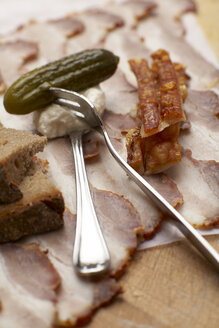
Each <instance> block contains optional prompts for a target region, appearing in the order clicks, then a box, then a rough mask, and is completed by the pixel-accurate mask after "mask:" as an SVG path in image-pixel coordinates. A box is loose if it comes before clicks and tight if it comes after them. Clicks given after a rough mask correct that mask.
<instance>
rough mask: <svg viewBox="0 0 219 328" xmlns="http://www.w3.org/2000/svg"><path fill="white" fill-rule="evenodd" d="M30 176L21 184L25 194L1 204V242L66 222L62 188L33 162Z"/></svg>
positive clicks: (59, 225) (50, 228)
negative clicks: (18, 198) (8, 202)
mask: <svg viewBox="0 0 219 328" xmlns="http://www.w3.org/2000/svg"><path fill="white" fill-rule="evenodd" d="M32 165H33V167H31V169H30V170H29V172H28V173H29V175H27V176H25V178H24V179H23V181H22V182H21V184H20V186H19V187H20V190H21V192H22V194H23V197H22V198H21V199H20V200H18V201H16V202H14V203H11V204H2V205H0V243H5V242H8V241H14V240H18V239H20V238H21V237H23V236H27V235H32V234H38V233H44V232H48V231H52V230H55V229H58V228H60V227H61V226H62V225H63V212H64V200H63V197H62V194H61V192H60V191H58V190H57V189H56V187H55V186H54V185H53V183H52V182H51V181H50V180H49V179H48V178H47V176H46V175H45V174H44V173H43V172H42V169H41V168H40V167H39V165H38V164H36V163H34V161H33V162H32Z"/></svg>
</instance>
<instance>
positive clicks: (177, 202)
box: [144, 173, 183, 208]
mask: <svg viewBox="0 0 219 328" xmlns="http://www.w3.org/2000/svg"><path fill="white" fill-rule="evenodd" d="M144 178H145V180H146V181H147V182H149V183H150V184H151V185H152V187H154V189H155V190H157V191H158V192H159V193H160V194H161V195H162V196H163V197H164V198H165V199H166V200H167V201H168V202H169V203H170V204H171V205H172V206H173V207H175V208H177V207H180V206H181V205H182V204H183V195H182V194H181V193H180V191H179V189H178V187H177V185H176V183H175V182H174V181H173V180H172V179H171V178H170V177H169V176H167V175H166V174H164V173H159V174H155V175H150V176H148V175H147V176H144Z"/></svg>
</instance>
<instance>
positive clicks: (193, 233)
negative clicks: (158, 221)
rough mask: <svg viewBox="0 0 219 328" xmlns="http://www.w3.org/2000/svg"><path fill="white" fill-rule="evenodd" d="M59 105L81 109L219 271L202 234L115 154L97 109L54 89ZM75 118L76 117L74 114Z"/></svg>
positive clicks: (216, 257)
mask: <svg viewBox="0 0 219 328" xmlns="http://www.w3.org/2000/svg"><path fill="white" fill-rule="evenodd" d="M51 90H52V92H53V94H54V96H55V97H56V102H57V103H59V104H62V105H66V106H67V107H69V108H71V109H72V108H73V109H75V106H74V104H75V103H77V106H80V114H79V117H82V116H81V114H83V115H84V119H85V120H86V122H87V123H88V124H89V125H90V127H91V128H92V129H95V130H97V131H98V132H99V133H101V134H102V135H103V137H104V139H105V142H106V144H107V146H108V148H109V151H110V153H111V154H112V156H113V157H114V158H115V159H116V161H117V162H118V163H119V165H120V166H121V167H122V168H123V169H124V170H125V171H126V173H127V174H128V175H129V177H130V178H131V179H133V180H134V182H135V183H136V184H137V185H138V186H139V187H140V188H141V190H142V191H143V192H144V193H145V194H146V195H147V196H148V197H149V198H150V199H151V200H152V201H153V202H154V203H155V204H156V205H157V206H158V207H159V208H160V209H161V210H162V212H163V213H165V214H167V215H168V217H169V218H171V219H172V223H174V224H175V226H176V227H177V228H178V229H179V230H180V231H181V232H182V233H183V234H184V236H185V237H187V238H188V239H189V240H190V242H191V243H192V244H193V245H194V246H195V247H196V248H197V249H198V250H199V251H200V253H201V254H202V255H204V256H205V257H206V259H207V260H208V261H210V262H211V263H212V264H213V265H214V266H215V268H216V269H217V270H218V271H219V255H218V253H217V251H216V250H215V249H214V248H213V247H212V246H211V245H210V244H209V243H208V242H207V240H206V239H204V238H203V237H202V236H201V234H200V233H199V232H198V231H197V230H195V229H194V228H193V227H192V225H191V224H190V223H188V221H186V220H185V219H184V217H183V216H182V215H181V214H179V212H177V211H176V210H175V208H174V207H173V206H171V205H170V204H169V203H168V202H167V201H166V200H165V199H164V198H163V197H162V196H161V195H160V194H159V193H158V192H157V191H156V190H155V189H154V188H153V187H152V186H151V185H150V184H149V183H148V182H147V181H146V180H145V179H143V178H142V177H141V176H140V175H139V174H138V173H137V172H136V171H135V170H134V169H133V168H132V167H131V166H129V165H128V164H127V163H126V162H125V161H124V160H123V158H122V157H121V156H120V155H119V154H118V153H117V152H116V150H115V149H114V147H113V146H112V143H111V141H110V138H109V136H108V134H107V132H106V129H105V127H104V125H103V122H102V120H101V118H100V117H99V115H98V113H97V111H96V109H95V107H94V105H93V104H92V103H91V102H90V101H89V100H88V99H87V98H86V97H84V96H82V95H80V94H78V93H77V92H73V91H68V90H65V89H59V88H51ZM75 115H77V114H76V113H75Z"/></svg>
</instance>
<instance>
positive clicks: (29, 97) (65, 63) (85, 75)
mask: <svg viewBox="0 0 219 328" xmlns="http://www.w3.org/2000/svg"><path fill="white" fill-rule="evenodd" d="M118 62H119V57H117V56H115V55H114V54H113V53H112V52H110V51H108V50H105V49H90V50H84V51H81V52H79V53H76V54H73V55H71V56H67V57H64V58H61V59H59V60H56V61H54V62H51V63H49V64H47V65H44V66H42V67H40V68H37V69H35V70H33V71H31V72H28V73H26V74H24V75H22V76H21V77H20V78H19V79H18V80H16V81H15V82H14V83H13V84H12V85H11V86H10V87H9V88H8V90H7V91H6V93H5V96H4V106H5V109H6V111H7V112H9V113H11V114H18V115H23V114H28V113H30V112H33V111H35V110H38V109H42V108H43V107H45V106H47V105H49V104H50V103H52V102H53V101H54V96H53V95H52V93H51V92H50V91H49V88H50V87H57V88H64V89H67V90H73V91H77V92H79V91H81V90H84V89H87V88H90V87H92V86H95V85H97V84H99V83H101V82H102V81H104V80H106V79H108V78H109V77H110V76H112V75H113V73H114V72H115V70H116V68H117V65H118Z"/></svg>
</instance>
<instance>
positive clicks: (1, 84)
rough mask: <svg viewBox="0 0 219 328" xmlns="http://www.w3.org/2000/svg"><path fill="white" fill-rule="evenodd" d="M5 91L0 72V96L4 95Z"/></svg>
mask: <svg viewBox="0 0 219 328" xmlns="http://www.w3.org/2000/svg"><path fill="white" fill-rule="evenodd" d="M6 89H7V86H6V83H5V81H4V80H3V77H2V74H1V72H0V94H2V93H4V92H5V91H6Z"/></svg>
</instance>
